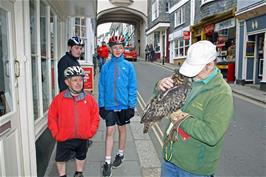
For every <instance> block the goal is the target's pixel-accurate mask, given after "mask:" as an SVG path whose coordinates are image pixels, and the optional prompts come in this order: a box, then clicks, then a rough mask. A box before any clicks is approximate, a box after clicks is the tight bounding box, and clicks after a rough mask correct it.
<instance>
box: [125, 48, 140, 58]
mask: <svg viewBox="0 0 266 177" xmlns="http://www.w3.org/2000/svg"><path fill="white" fill-rule="evenodd" d="M124 58H125V59H126V60H128V61H137V51H136V49H135V48H134V47H128V46H126V47H125V51H124Z"/></svg>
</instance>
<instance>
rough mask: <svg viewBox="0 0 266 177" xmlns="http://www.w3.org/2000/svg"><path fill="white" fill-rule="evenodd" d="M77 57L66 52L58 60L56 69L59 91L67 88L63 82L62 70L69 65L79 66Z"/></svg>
mask: <svg viewBox="0 0 266 177" xmlns="http://www.w3.org/2000/svg"><path fill="white" fill-rule="evenodd" d="M78 59H79V58H76V57H73V56H72V55H71V54H70V53H68V52H66V54H65V55H64V56H63V57H62V58H61V59H60V60H59V62H58V65H57V69H58V86H59V90H60V92H62V91H63V90H65V89H67V85H66V84H65V78H64V71H65V69H66V68H67V67H69V66H80V64H79V62H78Z"/></svg>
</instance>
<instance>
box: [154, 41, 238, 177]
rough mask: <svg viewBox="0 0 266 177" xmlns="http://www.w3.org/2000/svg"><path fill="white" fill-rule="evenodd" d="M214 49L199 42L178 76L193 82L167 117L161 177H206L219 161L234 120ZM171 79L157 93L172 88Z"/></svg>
mask: <svg viewBox="0 0 266 177" xmlns="http://www.w3.org/2000/svg"><path fill="white" fill-rule="evenodd" d="M216 57H217V52H216V46H215V45H213V44H212V43H211V42H209V41H199V42H197V43H195V44H193V45H191V46H190V47H189V50H188V55H187V59H186V60H185V62H184V63H183V64H182V66H181V68H180V73H181V74H183V75H184V76H187V77H191V78H193V82H192V90H191V92H190V94H189V95H188V97H187V99H186V102H185V104H184V105H183V107H182V108H181V109H180V110H177V111H176V112H174V113H172V114H171V115H170V119H171V124H170V125H174V126H173V128H171V127H172V126H170V127H169V128H168V130H167V131H166V133H165V135H164V138H165V139H164V146H163V157H164V161H163V162H162V166H161V177H169V176H186V177H202V176H205V177H209V176H212V175H213V174H214V173H215V170H216V168H217V163H218V160H219V159H220V155H221V149H222V144H223V140H224V135H225V132H226V130H227V129H228V127H229V125H230V122H231V120H232V117H233V110H234V108H233V97H232V91H231V88H230V86H229V85H228V84H227V83H226V82H225V81H224V79H223V76H222V74H221V72H220V70H219V69H218V68H217V67H216V62H215V59H216ZM172 83H173V80H172V79H171V77H167V78H164V79H162V80H161V81H159V82H158V89H160V90H167V89H169V88H171V87H172V86H173V84H172Z"/></svg>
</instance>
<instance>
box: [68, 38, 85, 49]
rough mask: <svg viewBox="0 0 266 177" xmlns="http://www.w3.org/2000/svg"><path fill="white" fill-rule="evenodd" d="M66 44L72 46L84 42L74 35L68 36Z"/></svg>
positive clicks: (82, 44)
mask: <svg viewBox="0 0 266 177" xmlns="http://www.w3.org/2000/svg"><path fill="white" fill-rule="evenodd" d="M67 45H68V46H69V47H72V46H74V45H78V46H82V47H83V46H84V43H83V41H82V40H81V39H80V37H78V36H74V37H72V38H70V39H69V40H68V41H67Z"/></svg>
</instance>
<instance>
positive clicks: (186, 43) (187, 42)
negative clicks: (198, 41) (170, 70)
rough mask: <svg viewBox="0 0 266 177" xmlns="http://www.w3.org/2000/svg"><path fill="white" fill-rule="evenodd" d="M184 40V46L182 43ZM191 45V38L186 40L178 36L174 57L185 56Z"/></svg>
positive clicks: (174, 46)
mask: <svg viewBox="0 0 266 177" xmlns="http://www.w3.org/2000/svg"><path fill="white" fill-rule="evenodd" d="M181 41H182V46H181V45H180V43H181ZM176 44H177V45H176ZM189 46H190V40H184V39H183V38H177V39H176V40H174V45H173V48H174V58H184V57H186V56H187V51H188V48H189ZM181 49H182V50H183V54H182V55H180V53H181Z"/></svg>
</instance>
